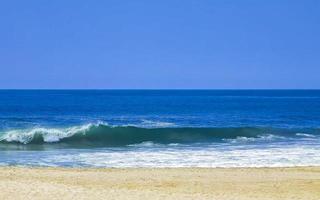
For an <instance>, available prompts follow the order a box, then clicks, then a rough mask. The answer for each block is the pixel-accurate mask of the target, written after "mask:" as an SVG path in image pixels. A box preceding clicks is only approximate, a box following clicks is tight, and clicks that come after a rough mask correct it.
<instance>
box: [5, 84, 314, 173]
mask: <svg viewBox="0 0 320 200" xmlns="http://www.w3.org/2000/svg"><path fill="white" fill-rule="evenodd" d="M0 165H31V166H70V167H81V166H83V167H188V166H196V167H239V166H244V167H251V166H253V167H260V166H262V167H265V166H267V167H272V166H310V165H312V166H314V165H317V166H318V165H320V90H0Z"/></svg>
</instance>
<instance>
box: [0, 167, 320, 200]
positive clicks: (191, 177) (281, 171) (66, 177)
mask: <svg viewBox="0 0 320 200" xmlns="http://www.w3.org/2000/svg"><path fill="white" fill-rule="evenodd" d="M319 188H320V167H271V168H269V167H268V168H265V167H263V168H62V167H21V166H4V167H0V190H1V193H0V199H49V200H50V199H66V200H68V199H120V200H121V199H175V200H179V199H222V200H224V199H227V200H229V199H237V200H246V199H250V200H251V199H252V200H253V199H261V200H267V199H268V200H270V199H271V200H273V199H279V200H280V199H288V200H289V199H290V200H291V199H302V200H304V199H305V200H313V199H314V200H318V199H320V189H319Z"/></svg>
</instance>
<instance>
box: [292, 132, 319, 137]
mask: <svg viewBox="0 0 320 200" xmlns="http://www.w3.org/2000/svg"><path fill="white" fill-rule="evenodd" d="M296 136H301V137H311V138H315V137H316V136H315V135H311V134H307V133H296Z"/></svg>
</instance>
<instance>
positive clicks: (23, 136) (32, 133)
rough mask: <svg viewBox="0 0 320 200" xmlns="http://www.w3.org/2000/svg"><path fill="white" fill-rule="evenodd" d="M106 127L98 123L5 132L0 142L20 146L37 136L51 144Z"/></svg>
mask: <svg viewBox="0 0 320 200" xmlns="http://www.w3.org/2000/svg"><path fill="white" fill-rule="evenodd" d="M102 124H103V125H106V124H105V123H102V122H98V123H95V124H91V123H90V124H86V125H83V126H74V127H70V128H32V129H29V130H26V129H23V130H11V131H8V132H5V133H4V134H2V136H1V137H0V141H6V142H19V143H22V144H28V143H30V142H31V141H32V140H33V138H34V137H36V136H37V135H40V136H42V138H43V140H44V142H48V143H53V142H59V141H60V140H61V139H63V138H67V137H71V136H73V135H74V134H77V133H83V134H85V133H86V131H87V130H89V129H90V128H91V127H93V126H99V125H102Z"/></svg>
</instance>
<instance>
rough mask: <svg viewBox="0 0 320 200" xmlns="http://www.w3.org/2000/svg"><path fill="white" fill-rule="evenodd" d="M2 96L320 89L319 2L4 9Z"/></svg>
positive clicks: (187, 1)
mask: <svg viewBox="0 0 320 200" xmlns="http://www.w3.org/2000/svg"><path fill="white" fill-rule="evenodd" d="M0 88H7V89H9V88H41V89H44V88H56V89H63V88H69V89H70V88H83V89H88V88H96V89H120V88H121V89H124V88H129V89H130V88H132V89H139V88H146V89H152V88H156V89H160V88H162V89H164V88H168V89H177V88H184V89H186V88H192V89H195V88H199V89H231V88H234V89H246V88H256V89H259V88H263V89H266V88H271V89H280V88H282V89H283V88H291V89H293V88H313V89H315V88H320V1H318V0H233V1H230V0H180V1H177V0H159V1H150V0H134V1H133V0H100V1H99V0H97V1H89V0H54V1H52V0H37V1H36V0H28V1H23V0H20V1H17V0H10V1H1V3H0Z"/></svg>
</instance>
